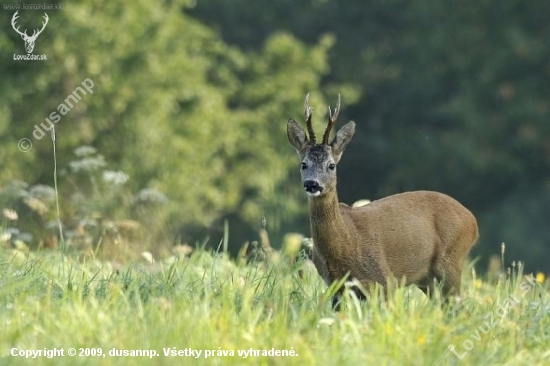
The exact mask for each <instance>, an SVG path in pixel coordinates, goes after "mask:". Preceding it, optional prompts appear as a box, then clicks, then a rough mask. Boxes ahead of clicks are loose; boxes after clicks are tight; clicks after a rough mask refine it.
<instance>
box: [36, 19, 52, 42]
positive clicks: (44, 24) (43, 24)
mask: <svg viewBox="0 0 550 366" xmlns="http://www.w3.org/2000/svg"><path fill="white" fill-rule="evenodd" d="M43 18H44V19H45V20H46V22H45V23H44V22H42V29H40V30H39V31H38V33H37V34H36V36H37V37H38V35H39V34H40V33H42V31H43V30H44V28H46V25H47V24H48V20H50V18H48V14H46V13H44V16H43Z"/></svg>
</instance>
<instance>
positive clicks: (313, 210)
mask: <svg viewBox="0 0 550 366" xmlns="http://www.w3.org/2000/svg"><path fill="white" fill-rule="evenodd" d="M309 214H310V223H311V235H312V237H313V244H314V245H315V246H316V248H317V249H318V250H319V251H320V253H321V254H322V255H323V256H324V257H325V258H334V257H336V258H337V257H339V254H340V251H341V250H342V248H343V247H344V245H342V244H343V242H346V241H348V240H349V233H348V229H347V227H346V225H345V223H344V218H343V217H342V214H341V213H340V205H339V203H338V196H337V194H336V192H335V191H334V192H330V193H327V194H325V195H323V196H320V197H310V198H309Z"/></svg>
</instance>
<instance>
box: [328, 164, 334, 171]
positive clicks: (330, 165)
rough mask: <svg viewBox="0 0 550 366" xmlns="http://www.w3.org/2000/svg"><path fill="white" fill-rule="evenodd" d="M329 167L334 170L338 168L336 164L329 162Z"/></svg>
mask: <svg viewBox="0 0 550 366" xmlns="http://www.w3.org/2000/svg"><path fill="white" fill-rule="evenodd" d="M328 168H329V169H330V170H334V169H335V168H336V164H329V165H328Z"/></svg>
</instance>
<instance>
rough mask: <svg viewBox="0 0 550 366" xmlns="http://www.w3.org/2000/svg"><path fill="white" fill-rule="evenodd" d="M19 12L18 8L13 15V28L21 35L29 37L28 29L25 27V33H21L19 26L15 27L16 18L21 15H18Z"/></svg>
mask: <svg viewBox="0 0 550 366" xmlns="http://www.w3.org/2000/svg"><path fill="white" fill-rule="evenodd" d="M17 13H19V10H17V11H16V12H15V14H13V17H12V18H11V26H12V27H13V30H14V31H16V32H17V33H19V34H20V35H21V36H24V37H28V35H27V30H26V29H25V33H21V32H20V31H19V27H17V28H15V19H17V18H19V15H17Z"/></svg>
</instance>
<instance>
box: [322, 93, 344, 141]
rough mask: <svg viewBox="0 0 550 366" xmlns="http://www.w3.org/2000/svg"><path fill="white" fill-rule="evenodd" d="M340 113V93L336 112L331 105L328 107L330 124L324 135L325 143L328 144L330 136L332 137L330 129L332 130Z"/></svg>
mask: <svg viewBox="0 0 550 366" xmlns="http://www.w3.org/2000/svg"><path fill="white" fill-rule="evenodd" d="M339 114H340V94H338V101H337V102H336V108H334V113H332V110H331V109H330V106H329V107H328V124H327V129H326V130H325V134H324V135H323V144H325V145H328V138H329V137H330V131H331V130H332V127H334V125H335V124H336V120H337V119H338V115H339Z"/></svg>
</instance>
